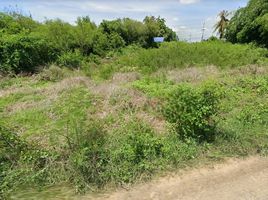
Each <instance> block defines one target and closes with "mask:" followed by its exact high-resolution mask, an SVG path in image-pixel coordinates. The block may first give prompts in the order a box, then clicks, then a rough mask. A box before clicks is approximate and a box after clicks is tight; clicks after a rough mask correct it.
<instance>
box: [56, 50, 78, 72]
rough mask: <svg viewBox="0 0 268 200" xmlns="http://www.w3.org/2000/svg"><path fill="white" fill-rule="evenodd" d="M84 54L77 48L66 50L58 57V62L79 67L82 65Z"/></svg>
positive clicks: (65, 65) (60, 64) (64, 65)
mask: <svg viewBox="0 0 268 200" xmlns="http://www.w3.org/2000/svg"><path fill="white" fill-rule="evenodd" d="M82 62H83V56H82V54H81V53H80V52H79V51H78V50H77V51H74V52H70V51H69V52H64V53H63V54H62V55H60V56H59V57H58V60H57V64H58V65H59V66H62V67H69V68H78V67H80V66H81V65H82Z"/></svg>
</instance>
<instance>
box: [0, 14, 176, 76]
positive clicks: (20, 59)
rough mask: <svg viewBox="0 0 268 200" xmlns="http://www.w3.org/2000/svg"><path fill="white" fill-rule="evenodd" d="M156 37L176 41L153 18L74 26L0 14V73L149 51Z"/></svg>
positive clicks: (86, 19)
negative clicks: (135, 49) (132, 48)
mask: <svg viewBox="0 0 268 200" xmlns="http://www.w3.org/2000/svg"><path fill="white" fill-rule="evenodd" d="M157 36H161V37H164V38H165V41H174V40H176V39H177V36H176V33H175V32H174V31H172V29H171V28H169V27H168V26H167V25H166V21H165V19H163V18H160V17H154V16H147V17H145V19H144V20H143V21H142V22H140V21H136V20H133V19H130V18H123V19H116V20H112V21H107V20H103V21H102V22H101V23H100V25H96V24H95V23H94V22H93V21H91V19H90V18H89V17H88V16H86V17H79V18H77V21H76V23H75V24H70V23H67V22H64V21H62V20H60V19H56V20H46V21H45V22H44V23H40V22H37V21H35V20H33V19H32V18H31V17H30V16H24V15H22V14H18V13H16V12H11V13H0V71H2V72H14V73H19V72H22V71H26V72H31V71H33V70H34V68H35V67H36V66H37V65H42V64H45V63H47V62H52V61H56V60H58V59H59V60H61V59H64V57H66V56H67V57H68V56H69V57H70V56H71V57H75V56H76V57H79V56H82V57H84V56H91V55H97V56H105V55H106V54H107V52H110V51H113V50H118V49H120V48H123V47H125V46H127V45H138V46H140V47H143V48H150V47H154V46H155V43H154V42H153V37H157ZM61 56H62V57H61ZM60 57H61V58H60Z"/></svg>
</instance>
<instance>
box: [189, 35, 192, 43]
mask: <svg viewBox="0 0 268 200" xmlns="http://www.w3.org/2000/svg"><path fill="white" fill-rule="evenodd" d="M189 36H190V38H189V42H190V43H191V42H192V33H190V35H189Z"/></svg>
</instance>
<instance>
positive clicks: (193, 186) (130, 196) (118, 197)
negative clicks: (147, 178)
mask: <svg viewBox="0 0 268 200" xmlns="http://www.w3.org/2000/svg"><path fill="white" fill-rule="evenodd" d="M94 199H95V198H94ZM97 199H99V200H105V199H111V200H145V199H146V200H147V199H148V200H149V199H153V200H268V158H259V157H254V158H248V159H246V160H230V161H228V162H227V163H225V164H219V165H216V166H214V167H213V168H203V169H198V170H193V171H191V172H186V173H184V174H183V175H174V176H173V177H164V178H160V179H159V180H156V181H152V182H150V183H147V184H141V185H138V186H136V187H134V188H132V189H131V190H129V191H127V190H119V191H117V192H115V193H112V194H110V195H106V196H103V197H100V198H97Z"/></svg>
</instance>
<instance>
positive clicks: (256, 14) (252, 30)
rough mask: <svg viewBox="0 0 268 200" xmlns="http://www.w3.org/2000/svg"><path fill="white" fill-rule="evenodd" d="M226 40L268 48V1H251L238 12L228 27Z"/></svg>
mask: <svg viewBox="0 0 268 200" xmlns="http://www.w3.org/2000/svg"><path fill="white" fill-rule="evenodd" d="M226 39H227V40H228V41H230V42H233V43H250V42H253V43H255V44H258V45H260V46H264V47H267V48H268V0H250V1H249V3H248V5H247V6H246V7H245V8H240V9H239V10H237V11H236V13H235V15H234V16H233V17H232V19H231V20H230V23H229V25H228V27H227V30H226Z"/></svg>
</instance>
